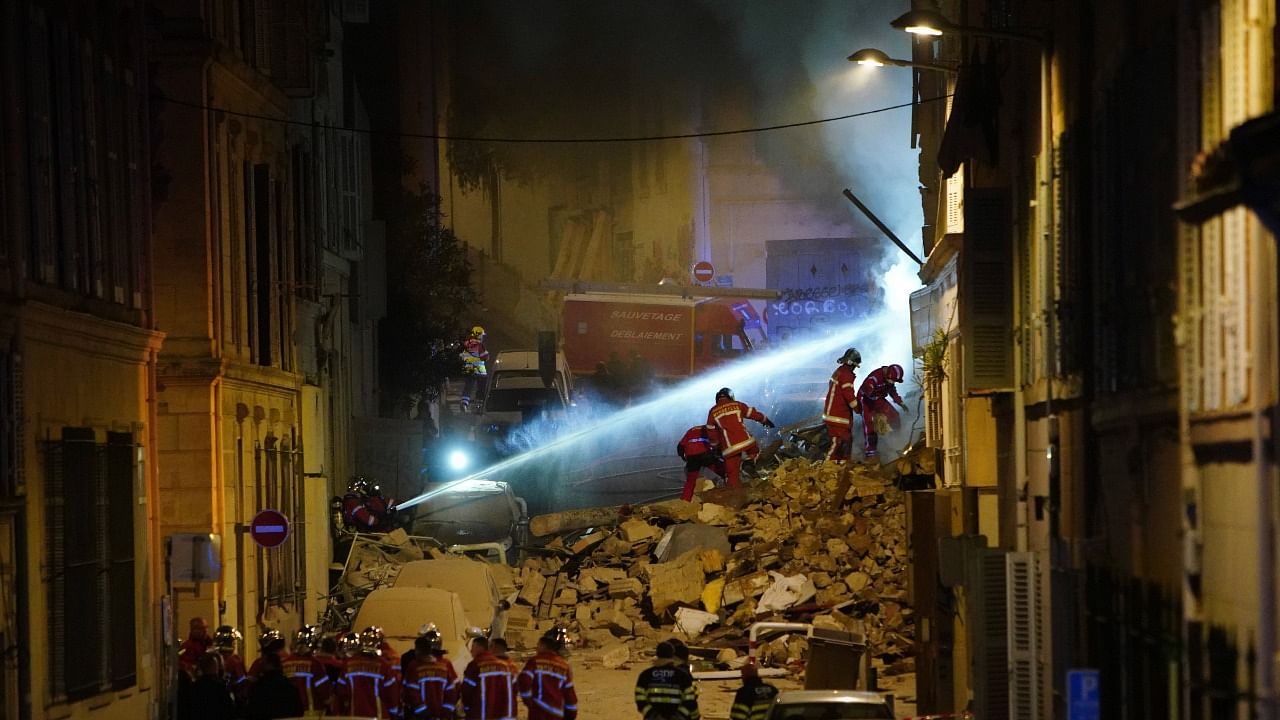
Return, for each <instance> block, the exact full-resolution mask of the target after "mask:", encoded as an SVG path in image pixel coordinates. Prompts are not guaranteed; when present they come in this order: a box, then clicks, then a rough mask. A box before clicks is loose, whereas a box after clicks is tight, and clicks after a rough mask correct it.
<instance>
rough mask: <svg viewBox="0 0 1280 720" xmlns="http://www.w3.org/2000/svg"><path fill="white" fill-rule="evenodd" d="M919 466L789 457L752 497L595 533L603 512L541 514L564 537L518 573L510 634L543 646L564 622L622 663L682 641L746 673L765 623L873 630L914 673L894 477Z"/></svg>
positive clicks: (793, 652)
mask: <svg viewBox="0 0 1280 720" xmlns="http://www.w3.org/2000/svg"><path fill="white" fill-rule="evenodd" d="M916 469H918V468H915V467H913V466H912V464H911V463H910V462H908V463H907V464H906V466H905V469H904V466H902V464H901V463H898V464H893V465H889V466H886V467H884V468H878V467H866V466H860V465H851V466H850V467H849V468H848V471H847V472H845V471H844V469H843V468H841V467H839V466H834V465H831V464H825V465H824V464H822V463H815V462H810V461H806V460H800V459H796V460H788V461H785V462H784V463H783V464H781V465H780V466H778V467H777V468H776V469H774V470H773V471H772V472H771V473H770V474H769V476H768V477H767V478H765V479H764V480H763V481H762V482H760V483H759V484H758V485H756V486H755V487H752V488H750V489H749V490H742V489H738V490H729V489H723V488H722V489H704V491H703V492H702V493H701V494H700V500H701V501H700V502H698V501H695V502H692V503H686V502H682V501H679V500H675V501H668V502H663V503H657V504H653V505H647V506H642V507H637V508H622V509H621V510H617V511H614V512H613V518H614V521H613V522H612V523H609V524H607V525H606V524H603V523H601V524H599V525H593V526H591V527H586V526H584V525H585V524H586V523H598V522H599V520H600V518H601V517H602V515H601V513H600V511H599V510H590V511H570V512H568V513H557V514H553V515H552V516H541V517H539V518H535V519H534V522H533V529H534V531H535V533H536V532H538V531H539V530H540V529H542V530H546V529H548V528H553V529H557V530H558V532H557V533H556V534H555V537H554V538H553V540H552V541H551V542H550V543H549V544H548V546H547V549H548V551H549V552H548V553H546V554H544V555H542V556H539V557H533V558H529V559H526V560H525V561H524V563H523V564H522V565H521V566H520V568H519V569H518V577H517V578H516V584H517V586H518V587H519V592H518V594H517V596H516V600H515V602H514V603H513V605H512V608H511V610H510V613H509V617H508V624H507V635H508V639H509V640H510V641H512V642H513V643H514V644H516V645H518V646H524V647H531V646H532V645H533V643H535V642H536V640H537V637H538V636H539V635H540V634H541V632H542V631H543V630H545V629H546V628H547V627H550V626H551V625H553V624H564V625H567V626H569V627H570V629H571V630H574V631H576V632H577V634H578V635H579V637H580V638H581V639H582V640H583V641H584V643H585V644H586V645H587V646H589V647H596V648H600V649H601V652H600V657H601V658H602V662H603V663H604V664H605V665H606V666H614V667H616V666H620V665H621V664H622V663H625V662H626V661H627V660H628V658H629V657H630V655H632V654H633V653H636V652H638V651H639V650H641V649H642V648H644V647H646V646H647V645H649V644H652V643H653V642H656V641H657V640H660V639H664V638H667V637H670V636H672V635H673V634H680V635H684V636H686V637H687V638H688V639H689V640H690V641H692V642H693V643H695V644H696V645H698V646H700V647H704V648H705V647H709V648H719V649H720V652H719V655H718V657H717V659H718V660H719V661H720V662H722V663H725V664H728V665H729V666H730V667H734V666H736V665H740V664H741V663H742V662H744V661H745V658H744V656H743V653H744V652H745V648H746V644H747V643H746V633H747V630H748V628H749V627H750V626H751V624H752V623H755V622H758V621H766V620H778V621H789V622H812V623H814V624H815V625H817V626H827V627H830V628H833V629H843V630H850V631H854V632H857V633H859V634H861V635H862V636H863V637H864V639H865V642H866V644H867V647H868V651H869V653H870V654H871V656H872V665H873V667H879V668H881V669H882V672H887V673H890V674H892V673H895V672H905V671H909V670H911V669H912V660H911V659H910V655H911V652H912V621H911V615H912V611H911V608H910V607H909V606H908V605H907V583H908V575H907V573H908V552H907V537H906V530H907V527H906V525H907V523H906V508H905V499H906V496H905V493H903V492H902V491H901V490H899V489H898V488H897V487H896V486H895V483H894V481H895V480H896V479H898V477H899V476H900V475H902V474H904V473H911V472H912V471H914V470H916ZM706 484H707V485H709V483H706ZM805 651H806V641H805V640H804V638H801V637H796V636H790V637H788V636H783V637H779V638H777V639H775V640H772V641H769V642H766V643H762V644H761V646H760V648H759V650H758V654H759V655H760V656H761V658H762V660H763V661H765V662H770V663H773V664H781V663H786V662H794V661H797V660H800V659H801V658H802V657H803V656H804V654H805ZM735 663H736V664H735Z"/></svg>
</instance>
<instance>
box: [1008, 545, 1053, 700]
mask: <svg viewBox="0 0 1280 720" xmlns="http://www.w3.org/2000/svg"><path fill="white" fill-rule="evenodd" d="M1005 592H1006V593H1007V596H1006V600H1005V603H1006V608H1007V612H1008V620H1007V624H1008V633H1009V635H1008V643H1009V717H1011V718H1018V720H1037V719H1038V718H1040V717H1042V716H1043V711H1044V704H1045V699H1046V696H1045V683H1044V672H1043V671H1042V668H1041V663H1040V654H1041V646H1042V640H1041V638H1042V637H1043V636H1044V628H1043V624H1042V622H1041V607H1040V597H1041V592H1040V572H1039V568H1038V565H1037V563H1036V556H1035V553H1029V552H1024V553H1009V554H1007V555H1006V556H1005Z"/></svg>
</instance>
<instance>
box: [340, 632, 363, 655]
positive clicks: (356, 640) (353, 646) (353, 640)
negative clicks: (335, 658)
mask: <svg viewBox="0 0 1280 720" xmlns="http://www.w3.org/2000/svg"><path fill="white" fill-rule="evenodd" d="M358 652H360V636H359V635H358V634H356V633H353V632H349V633H346V634H345V635H343V636H342V637H341V638H339V640H338V654H339V655H341V656H342V657H351V656H352V655H355V654H356V653H358Z"/></svg>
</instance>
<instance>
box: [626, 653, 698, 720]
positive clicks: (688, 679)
mask: <svg viewBox="0 0 1280 720" xmlns="http://www.w3.org/2000/svg"><path fill="white" fill-rule="evenodd" d="M636 709H637V710H639V711H640V714H641V715H642V716H643V717H644V718H645V720H697V718H698V717H699V713H698V691H697V690H696V689H695V688H694V685H693V676H692V675H690V674H689V672H688V671H686V670H685V669H684V668H682V667H680V666H679V665H677V664H676V661H674V660H665V661H659V662H658V664H656V665H654V666H653V667H651V668H649V669H647V670H644V671H643V672H641V673H640V677H639V678H637V679H636Z"/></svg>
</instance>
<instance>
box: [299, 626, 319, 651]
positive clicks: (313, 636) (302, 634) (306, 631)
mask: <svg viewBox="0 0 1280 720" xmlns="http://www.w3.org/2000/svg"><path fill="white" fill-rule="evenodd" d="M323 634H324V631H323V630H321V629H320V626H319V625H303V626H302V629H300V630H298V632H297V634H296V635H294V636H293V651H294V652H295V653H297V654H299V655H310V654H311V653H313V652H315V651H316V649H317V648H319V647H320V637H321V635H323Z"/></svg>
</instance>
